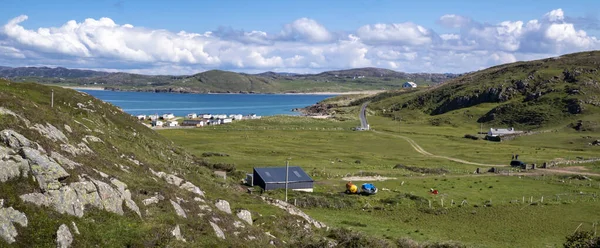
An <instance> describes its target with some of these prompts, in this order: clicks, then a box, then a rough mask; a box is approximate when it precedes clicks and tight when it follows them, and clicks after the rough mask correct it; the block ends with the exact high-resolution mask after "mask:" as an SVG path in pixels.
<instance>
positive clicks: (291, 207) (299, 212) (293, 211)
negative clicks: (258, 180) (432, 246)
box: [261, 196, 327, 228]
mask: <svg viewBox="0 0 600 248" xmlns="http://www.w3.org/2000/svg"><path fill="white" fill-rule="evenodd" d="M261 198H262V199H263V200H264V201H265V202H267V203H269V204H271V205H273V206H276V207H278V208H281V209H283V210H285V211H286V212H288V213H289V214H291V215H296V216H300V217H302V218H303V219H304V220H306V221H308V222H309V223H311V224H313V225H314V226H315V227H316V228H327V226H326V225H325V224H324V223H322V222H320V221H317V220H315V219H313V218H311V217H310V216H308V214H306V213H304V212H302V210H300V209H299V208H297V207H295V206H294V205H291V204H289V203H287V202H284V201H280V200H277V199H272V198H268V197H264V196H261Z"/></svg>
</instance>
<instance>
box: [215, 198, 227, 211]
mask: <svg viewBox="0 0 600 248" xmlns="http://www.w3.org/2000/svg"><path fill="white" fill-rule="evenodd" d="M215 207H217V209H219V210H221V211H223V212H225V213H228V214H231V207H229V202H227V201H225V200H217V202H216V203H215Z"/></svg>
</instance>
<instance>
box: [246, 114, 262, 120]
mask: <svg viewBox="0 0 600 248" xmlns="http://www.w3.org/2000/svg"><path fill="white" fill-rule="evenodd" d="M248 118H249V119H252V120H254V119H260V118H261V116H259V115H256V114H250V115H248Z"/></svg>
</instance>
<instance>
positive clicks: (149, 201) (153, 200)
mask: <svg viewBox="0 0 600 248" xmlns="http://www.w3.org/2000/svg"><path fill="white" fill-rule="evenodd" d="M164 199H165V198H164V197H163V196H162V195H155V196H153V197H150V198H147V199H144V200H142V203H143V204H144V206H148V205H151V204H156V203H158V202H159V201H161V200H164Z"/></svg>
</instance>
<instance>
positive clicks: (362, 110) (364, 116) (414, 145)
mask: <svg viewBox="0 0 600 248" xmlns="http://www.w3.org/2000/svg"><path fill="white" fill-rule="evenodd" d="M368 104H369V103H368V102H366V103H364V104H363V105H362V106H361V108H360V113H359V118H360V125H361V127H368V122H367V113H366V109H367V105H368ZM365 130H366V129H365ZM371 131H372V132H374V133H377V134H381V135H388V136H392V137H396V138H401V139H404V140H405V141H406V142H408V144H410V146H412V148H413V149H415V151H417V152H418V153H420V154H422V155H425V156H428V157H432V158H441V159H446V160H450V161H454V162H457V163H462V164H469V165H477V166H487V167H508V166H509V165H501V164H484V163H476V162H471V161H467V160H463V159H458V158H453V157H448V156H441V155H435V154H432V153H430V152H428V151H426V150H425V149H423V148H422V147H421V146H419V144H417V142H415V141H414V140H413V139H411V138H409V137H406V136H402V135H398V134H392V133H387V132H381V131H375V130H371ZM543 171H547V172H554V173H561V174H573V175H587V176H600V174H597V173H591V172H583V171H569V170H561V169H550V168H547V169H543Z"/></svg>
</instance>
